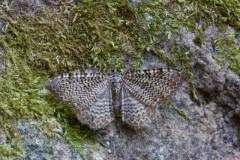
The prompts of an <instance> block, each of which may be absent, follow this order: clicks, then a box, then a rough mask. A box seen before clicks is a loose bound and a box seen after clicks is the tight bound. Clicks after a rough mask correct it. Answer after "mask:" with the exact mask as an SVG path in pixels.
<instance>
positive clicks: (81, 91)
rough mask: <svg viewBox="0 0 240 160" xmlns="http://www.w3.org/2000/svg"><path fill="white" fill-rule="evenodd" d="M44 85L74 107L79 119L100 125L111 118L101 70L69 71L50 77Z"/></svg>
mask: <svg viewBox="0 0 240 160" xmlns="http://www.w3.org/2000/svg"><path fill="white" fill-rule="evenodd" d="M46 88H47V89H48V90H50V91H51V92H52V93H53V94H54V95H55V96H56V97H57V98H58V99H59V100H60V101H62V102H64V103H67V104H70V105H71V106H72V107H74V108H75V109H76V110H77V113H78V115H77V117H78V119H79V120H80V122H81V123H83V124H86V125H88V126H89V127H90V128H92V129H99V128H103V127H105V126H106V125H108V124H109V123H110V122H111V121H112V120H113V116H112V107H113V106H112V97H111V90H110V80H109V78H108V77H107V76H104V75H103V74H101V73H98V72H97V73H91V72H86V73H81V72H78V71H76V72H71V73H69V74H62V75H60V76H56V77H54V78H52V79H50V80H49V81H48V82H47V84H46Z"/></svg>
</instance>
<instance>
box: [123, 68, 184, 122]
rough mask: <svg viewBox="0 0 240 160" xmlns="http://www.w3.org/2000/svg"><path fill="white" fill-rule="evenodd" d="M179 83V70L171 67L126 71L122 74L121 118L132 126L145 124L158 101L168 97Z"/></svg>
mask: <svg viewBox="0 0 240 160" xmlns="http://www.w3.org/2000/svg"><path fill="white" fill-rule="evenodd" d="M181 83H182V75H181V72H180V71H179V70H174V69H171V68H159V69H149V70H140V71H136V72H128V73H126V74H125V75H124V76H123V94H122V117H123V118H122V120H123V121H125V122H126V123H128V124H130V125H133V126H144V125H146V124H147V123H149V122H148V121H149V119H151V117H153V116H154V115H155V112H156V108H157V107H158V105H159V103H164V102H165V101H167V100H168V99H170V98H171V96H173V95H174V94H175V92H176V90H177V88H178V87H179V86H180V85H181ZM149 117H150V118H149ZM143 121H146V123H144V122H143Z"/></svg>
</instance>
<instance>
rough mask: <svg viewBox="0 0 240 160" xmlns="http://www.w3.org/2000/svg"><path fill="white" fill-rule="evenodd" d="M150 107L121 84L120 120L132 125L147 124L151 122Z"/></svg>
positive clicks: (140, 125)
mask: <svg viewBox="0 0 240 160" xmlns="http://www.w3.org/2000/svg"><path fill="white" fill-rule="evenodd" d="M152 112H153V111H152V108H147V107H145V104H144V103H142V102H141V101H139V100H138V99H137V98H136V97H135V96H133V95H132V93H131V92H129V90H128V89H127V87H125V85H124V84H123V87H122V92H121V113H122V121H123V122H125V123H127V124H129V125H131V126H133V127H142V126H147V125H148V124H149V123H150V122H151V118H152Z"/></svg>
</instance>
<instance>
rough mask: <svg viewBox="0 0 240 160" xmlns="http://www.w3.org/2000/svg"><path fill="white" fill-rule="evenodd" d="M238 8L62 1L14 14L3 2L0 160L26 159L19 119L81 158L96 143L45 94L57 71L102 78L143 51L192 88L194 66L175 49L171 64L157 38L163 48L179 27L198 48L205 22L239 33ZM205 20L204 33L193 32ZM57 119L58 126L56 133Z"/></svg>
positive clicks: (134, 62)
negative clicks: (3, 138)
mask: <svg viewBox="0 0 240 160" xmlns="http://www.w3.org/2000/svg"><path fill="white" fill-rule="evenodd" d="M12 3H13V2H12ZM209 3H210V4H209ZM236 4H237V1H236V2H235V1H232V2H218V1H212V2H208V3H204V2H203V1H195V2H191V3H190V2H188V1H166V2H161V1H151V3H144V2H141V3H138V4H133V3H132V4H131V3H129V2H128V1H125V0H124V1H103V2H94V1H91V0H90V1H83V2H81V3H78V4H73V3H69V2H68V1H66V2H65V1H62V2H61V3H59V5H57V6H55V7H54V8H48V7H45V8H38V9H36V10H35V11H34V12H33V13H31V15H30V14H28V13H25V12H22V13H21V14H17V15H16V14H15V11H14V5H13V4H11V3H8V2H7V1H4V2H1V4H0V5H1V7H0V8H1V9H0V21H1V22H3V25H4V27H3V28H2V30H1V33H2V34H1V35H0V47H1V49H2V50H1V51H0V58H1V59H3V61H4V64H5V65H6V70H5V72H4V73H3V74H1V76H0V90H1V93H0V118H1V121H0V126H1V131H2V133H4V134H6V135H7V137H8V141H7V144H8V146H2V145H1V146H0V150H1V151H0V156H1V157H3V158H4V157H10V156H12V157H14V156H15V157H17V156H20V157H23V156H24V149H23V148H21V145H20V143H19V142H20V141H21V140H20V139H19V137H18V136H15V135H16V130H15V128H16V127H15V125H16V122H17V121H18V120H19V119H22V118H25V119H28V120H29V121H31V120H33V121H36V120H37V121H39V123H42V128H43V130H44V131H45V132H46V133H47V134H48V135H49V136H50V137H51V136H55V135H57V134H61V135H64V136H65V138H66V139H67V140H68V142H69V143H70V144H71V145H72V146H73V147H74V148H75V149H77V150H78V151H79V152H80V149H79V145H80V144H83V143H91V142H94V140H93V138H92V137H94V134H93V132H92V131H90V130H89V129H87V128H85V127H83V126H81V125H80V123H79V122H78V121H77V120H76V118H75V113H74V112H73V111H72V110H71V109H69V108H68V107H66V106H64V105H62V104H60V103H59V102H57V101H56V100H55V99H54V97H52V96H51V95H50V94H49V92H47V91H46V90H45V89H44V84H45V81H46V80H47V79H48V78H49V76H52V75H55V74H57V73H59V72H65V71H68V70H73V69H76V68H78V67H84V68H89V67H96V68H98V69H100V70H102V71H104V72H108V71H109V70H110V69H111V68H113V67H114V68H116V69H117V70H123V69H124V68H125V66H126V61H127V60H129V62H130V63H129V66H130V67H131V68H139V67H140V65H141V63H142V59H143V56H142V54H143V53H144V51H153V53H155V54H156V55H158V57H159V58H160V59H161V60H162V61H164V62H167V63H168V64H169V65H170V66H178V67H179V68H180V69H182V70H183V71H184V72H185V73H186V74H187V75H190V76H189V77H190V80H189V82H190V83H191V81H192V80H191V77H192V73H191V66H192V64H191V61H190V58H189V54H188V52H187V49H186V48H182V47H179V46H178V44H176V45H177V46H175V47H173V48H172V49H171V53H172V56H173V59H170V58H168V57H167V56H165V54H164V52H163V51H161V49H159V39H160V40H161V41H162V42H165V41H168V40H169V39H171V37H172V36H173V35H174V34H177V33H178V31H179V28H181V27H183V26H185V27H188V28H191V29H192V31H193V32H194V33H198V35H199V36H198V39H197V41H196V42H197V43H198V44H199V45H201V43H202V41H201V32H200V31H201V30H204V26H207V25H208V24H210V23H217V24H219V25H220V26H222V28H224V26H226V25H228V24H231V25H233V26H234V27H236V28H240V27H239V26H240V24H239V22H240V20H239V15H240V14H239V13H240V12H239V8H240V7H237V5H236ZM203 19H204V20H206V21H204V24H205V25H203V29H202V28H199V27H196V25H195V24H196V23H197V22H199V21H201V20H203ZM229 41H230V42H231V40H229ZM222 43H225V42H221V41H220V40H219V41H216V45H221V44H222ZM220 51H221V49H219V52H220ZM231 51H233V52H231V53H229V54H225V56H226V58H227V59H229V60H230V61H231V64H232V65H231V68H232V69H233V70H236V64H239V61H234V58H237V57H236V55H235V53H236V52H235V51H236V48H234V46H233V49H232V50H231ZM224 52H225V51H224ZM232 57H234V58H233V59H232ZM237 73H239V72H238V69H237ZM192 86H193V87H192V88H193V93H195V91H194V84H192ZM55 120H57V122H58V123H59V124H60V125H61V127H57V126H54V124H55V123H54V121H55ZM6 125H7V127H6ZM4 126H5V127H4ZM60 128H62V129H63V130H62V131H61V129H60ZM9 133H11V134H9ZM16 146H17V147H16Z"/></svg>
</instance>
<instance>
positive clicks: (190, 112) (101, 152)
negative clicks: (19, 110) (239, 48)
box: [0, 1, 240, 160]
mask: <svg viewBox="0 0 240 160" xmlns="http://www.w3.org/2000/svg"><path fill="white" fill-rule="evenodd" d="M47 2H49V3H50V2H52V1H47ZM15 3H16V6H23V7H24V6H25V7H26V8H25V10H27V11H28V12H30V13H31V11H32V8H36V6H41V5H42V3H43V4H44V5H47V3H44V2H43V1H29V2H26V1H16V2H15ZM23 3H24V5H23ZM56 3H57V2H56ZM51 5H55V4H52V3H51ZM21 9H24V8H22V7H21V8H17V9H16V12H18V11H19V10H21ZM221 34H222V33H221V32H220V31H219V30H218V28H217V27H215V26H210V27H209V28H208V29H207V30H206V31H205V32H204V43H203V44H202V45H201V46H197V45H195V43H194V39H195V38H196V36H195V35H194V34H193V33H191V32H189V31H187V29H186V28H182V29H181V31H180V35H179V37H174V38H175V41H179V43H181V45H182V46H184V47H187V48H189V51H190V57H191V60H192V62H193V63H194V65H193V70H192V72H193V75H194V83H195V87H196V92H197V96H198V98H199V102H196V101H195V100H194V99H193V97H191V96H190V95H191V94H190V93H191V91H190V87H189V86H188V84H187V83H186V82H185V83H184V84H183V86H182V87H181V88H180V90H179V91H178V92H177V94H176V96H174V97H173V99H172V103H173V104H174V105H175V106H176V108H179V109H181V110H183V111H184V112H185V114H186V116H187V118H186V117H184V116H181V115H180V114H179V113H178V112H177V111H176V110H174V109H169V108H164V107H162V106H160V107H159V110H158V111H159V113H158V118H157V120H155V121H154V123H153V124H152V126H151V127H150V128H147V129H142V130H133V129H131V128H128V127H126V126H124V125H122V124H121V121H120V120H118V121H117V122H115V123H114V124H112V126H111V127H110V128H108V129H106V130H105V131H99V132H96V134H97V137H98V138H99V141H100V142H102V143H104V144H105V147H103V146H102V145H100V144H96V146H95V148H96V151H94V150H91V149H89V147H88V146H87V145H86V146H82V151H83V155H81V156H80V155H79V154H78V153H77V152H76V151H74V149H73V148H72V147H71V146H70V145H69V144H67V142H66V141H65V140H64V138H63V137H61V136H58V137H53V138H49V137H48V136H47V135H45V133H44V132H43V131H41V130H40V129H39V126H37V125H36V124H37V123H36V124H34V123H30V122H28V121H27V120H20V121H19V122H18V125H17V128H18V131H19V132H20V133H21V134H22V135H23V136H24V139H23V146H24V147H25V148H26V154H25V157H24V158H25V159H37V160H42V159H62V160H65V159H74V160H81V159H94V160H103V159H106V160H108V159H111V160H114V159H116V160H148V159H149V160H153V159H154V160H172V159H197V160H206V159H226V160H228V159H231V160H238V159H240V142H239V127H240V126H239V125H240V123H239V121H240V118H239V116H240V78H239V76H237V75H236V74H234V73H233V72H232V71H231V70H230V69H229V68H228V64H227V62H226V64H224V65H220V64H218V63H217V62H216V61H215V60H214V58H213V54H214V55H217V54H218V53H216V51H215V50H214V48H213V45H212V43H213V40H214V39H215V38H216V37H218V36H219V35H221ZM238 39H240V38H239V37H238ZM239 41H240V40H239ZM238 43H239V42H238ZM169 45H171V44H167V43H166V46H164V50H168V48H167V47H168V46H169ZM2 66H4V65H3V63H2V62H1V61H0V72H1V71H2V70H4V69H2V68H4V67H2ZM149 66H150V67H152V66H155V67H156V66H157V67H161V66H165V64H163V63H161V62H160V61H159V60H158V59H157V57H155V56H154V55H151V54H150V53H147V54H146V55H145V61H144V65H143V67H149ZM79 125H80V123H79ZM5 142H6V136H5V135H0V144H4V143H5Z"/></svg>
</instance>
